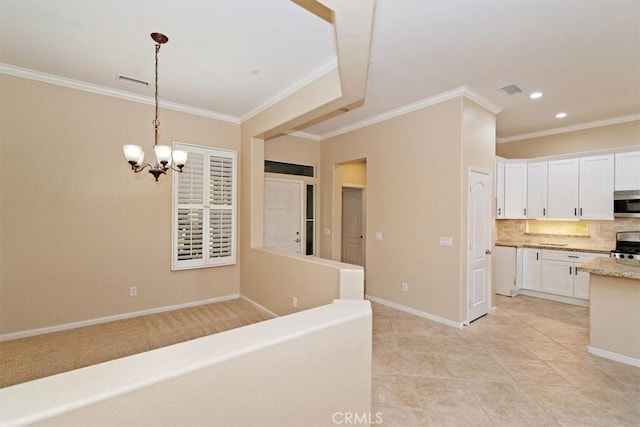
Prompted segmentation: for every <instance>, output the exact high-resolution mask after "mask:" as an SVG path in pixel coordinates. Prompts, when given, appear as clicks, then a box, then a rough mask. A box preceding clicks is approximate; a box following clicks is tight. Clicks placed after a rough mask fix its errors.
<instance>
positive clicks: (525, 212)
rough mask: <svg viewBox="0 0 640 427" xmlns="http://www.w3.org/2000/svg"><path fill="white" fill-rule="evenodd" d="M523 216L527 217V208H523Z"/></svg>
mask: <svg viewBox="0 0 640 427" xmlns="http://www.w3.org/2000/svg"><path fill="white" fill-rule="evenodd" d="M524 215H525V216H527V208H524Z"/></svg>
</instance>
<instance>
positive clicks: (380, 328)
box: [373, 317, 393, 334]
mask: <svg viewBox="0 0 640 427" xmlns="http://www.w3.org/2000/svg"><path fill="white" fill-rule="evenodd" d="M377 332H393V328H392V327H391V322H390V321H389V319H376V318H375V317H374V318H373V333H374V334H375V333H377Z"/></svg>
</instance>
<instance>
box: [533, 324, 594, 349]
mask: <svg viewBox="0 0 640 427" xmlns="http://www.w3.org/2000/svg"><path fill="white" fill-rule="evenodd" d="M538 330H539V331H540V332H541V333H542V334H543V335H545V336H547V337H549V338H551V339H552V340H554V341H555V342H557V343H560V344H582V345H584V346H586V345H587V344H588V343H589V330H588V329H584V328H575V327H574V328H558V329H540V328H539V329H538Z"/></svg>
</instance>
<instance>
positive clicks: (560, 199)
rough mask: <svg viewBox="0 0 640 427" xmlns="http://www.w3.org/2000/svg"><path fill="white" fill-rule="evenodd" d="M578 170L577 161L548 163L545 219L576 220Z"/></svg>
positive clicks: (578, 164)
mask: <svg viewBox="0 0 640 427" xmlns="http://www.w3.org/2000/svg"><path fill="white" fill-rule="evenodd" d="M579 168H580V162H579V160H578V159H566V160H552V161H549V171H548V172H549V175H548V176H549V178H548V182H547V209H548V211H547V218H555V219H573V218H578V171H579ZM567 270H568V269H567Z"/></svg>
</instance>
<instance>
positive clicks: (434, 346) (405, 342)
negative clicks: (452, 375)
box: [397, 335, 444, 353]
mask: <svg viewBox="0 0 640 427" xmlns="http://www.w3.org/2000/svg"><path fill="white" fill-rule="evenodd" d="M397 342H398V347H399V348H400V350H402V351H421V352H424V353H442V352H443V351H444V350H443V348H442V346H441V345H440V342H439V341H438V340H437V339H436V338H434V337H433V336H431V335H398V336H397Z"/></svg>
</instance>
